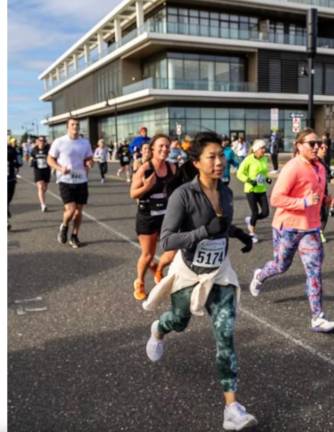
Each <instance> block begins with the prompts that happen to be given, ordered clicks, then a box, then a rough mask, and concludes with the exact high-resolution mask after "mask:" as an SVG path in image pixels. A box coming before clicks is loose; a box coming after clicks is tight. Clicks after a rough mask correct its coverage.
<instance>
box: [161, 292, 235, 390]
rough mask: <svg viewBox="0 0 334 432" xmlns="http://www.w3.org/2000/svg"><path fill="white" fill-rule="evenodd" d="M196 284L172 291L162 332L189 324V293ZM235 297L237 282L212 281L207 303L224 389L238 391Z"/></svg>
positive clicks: (163, 315)
mask: <svg viewBox="0 0 334 432" xmlns="http://www.w3.org/2000/svg"><path fill="white" fill-rule="evenodd" d="M193 288H194V287H193V286H192V287H188V288H184V289H182V290H180V291H177V292H175V293H174V294H172V296H171V302H172V308H171V310H170V311H168V312H165V313H164V314H162V315H161V317H160V319H159V327H158V329H159V332H161V333H162V334H167V333H169V332H171V331H172V330H174V331H176V332H181V331H183V330H184V329H185V328H186V327H187V325H188V323H189V321H190V318H191V312H190V297H191V293H192V290H193ZM235 298H236V288H235V286H233V285H227V286H221V285H213V287H212V290H211V292H210V294H209V297H208V299H207V302H206V304H205V307H206V310H207V311H208V314H209V315H210V317H211V319H212V327H213V333H214V337H215V340H216V347H217V353H216V361H217V367H218V373H219V380H220V382H221V384H222V386H223V389H224V392H231V391H234V392H235V391H236V389H237V358H236V353H235V349H234V341H233V336H234V323H235Z"/></svg>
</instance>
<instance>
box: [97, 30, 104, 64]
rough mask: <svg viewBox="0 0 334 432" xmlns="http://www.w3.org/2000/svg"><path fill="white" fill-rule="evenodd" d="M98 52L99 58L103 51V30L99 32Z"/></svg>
mask: <svg viewBox="0 0 334 432" xmlns="http://www.w3.org/2000/svg"><path fill="white" fill-rule="evenodd" d="M97 52H98V54H99V58H101V56H102V52H103V35H102V33H101V32H98V33H97Z"/></svg>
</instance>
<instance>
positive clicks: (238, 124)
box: [230, 119, 245, 130]
mask: <svg viewBox="0 0 334 432" xmlns="http://www.w3.org/2000/svg"><path fill="white" fill-rule="evenodd" d="M230 129H231V130H245V121H244V120H232V119H231V120H230Z"/></svg>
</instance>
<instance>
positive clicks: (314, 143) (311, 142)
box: [302, 140, 322, 148]
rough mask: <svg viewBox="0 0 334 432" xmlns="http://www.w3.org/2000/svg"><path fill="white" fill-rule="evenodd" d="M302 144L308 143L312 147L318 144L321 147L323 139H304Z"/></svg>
mask: <svg viewBox="0 0 334 432" xmlns="http://www.w3.org/2000/svg"><path fill="white" fill-rule="evenodd" d="M302 144H308V145H309V146H310V147H311V148H314V147H315V146H316V145H317V146H318V147H320V146H321V144H322V141H320V140H314V141H313V140H312V141H304V142H302Z"/></svg>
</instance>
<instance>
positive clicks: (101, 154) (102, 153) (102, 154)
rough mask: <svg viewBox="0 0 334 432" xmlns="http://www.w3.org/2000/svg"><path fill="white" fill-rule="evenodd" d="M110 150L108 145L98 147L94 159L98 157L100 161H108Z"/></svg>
mask: <svg viewBox="0 0 334 432" xmlns="http://www.w3.org/2000/svg"><path fill="white" fill-rule="evenodd" d="M108 155H109V151H108V148H107V147H102V148H101V147H97V148H96V150H95V153H94V159H96V160H97V161H98V162H101V163H103V162H107V160H108Z"/></svg>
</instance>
